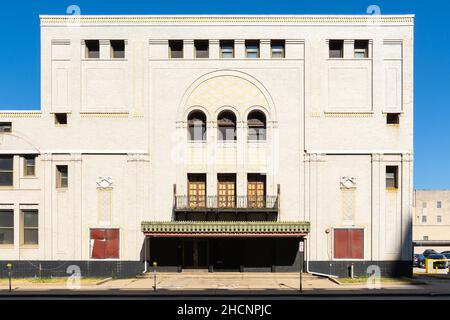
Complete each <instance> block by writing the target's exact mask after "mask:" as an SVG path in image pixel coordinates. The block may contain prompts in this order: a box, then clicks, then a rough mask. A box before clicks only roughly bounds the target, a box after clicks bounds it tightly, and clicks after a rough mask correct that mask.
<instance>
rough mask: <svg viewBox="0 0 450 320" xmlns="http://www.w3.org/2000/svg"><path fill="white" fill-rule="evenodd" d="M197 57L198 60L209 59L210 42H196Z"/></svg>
mask: <svg viewBox="0 0 450 320" xmlns="http://www.w3.org/2000/svg"><path fill="white" fill-rule="evenodd" d="M194 47H195V57H196V58H209V41H208V40H195V41H194Z"/></svg>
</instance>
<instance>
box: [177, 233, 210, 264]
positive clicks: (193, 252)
mask: <svg viewBox="0 0 450 320" xmlns="http://www.w3.org/2000/svg"><path fill="white" fill-rule="evenodd" d="M208 265H209V244H208V240H206V239H185V240H183V268H187V269H205V268H208Z"/></svg>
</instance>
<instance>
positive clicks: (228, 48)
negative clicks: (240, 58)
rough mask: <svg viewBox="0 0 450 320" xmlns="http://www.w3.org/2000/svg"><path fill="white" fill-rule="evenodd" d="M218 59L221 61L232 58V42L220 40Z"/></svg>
mask: <svg viewBox="0 0 450 320" xmlns="http://www.w3.org/2000/svg"><path fill="white" fill-rule="evenodd" d="M220 57H221V58H223V59H231V58H234V40H220Z"/></svg>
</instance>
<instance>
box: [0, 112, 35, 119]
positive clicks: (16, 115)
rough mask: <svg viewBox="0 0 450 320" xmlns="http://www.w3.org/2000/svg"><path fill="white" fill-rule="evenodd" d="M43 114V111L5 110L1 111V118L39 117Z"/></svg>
mask: <svg viewBox="0 0 450 320" xmlns="http://www.w3.org/2000/svg"><path fill="white" fill-rule="evenodd" d="M41 116H42V112H41V111H25V112H20V111H5V112H0V118H39V117H41Z"/></svg>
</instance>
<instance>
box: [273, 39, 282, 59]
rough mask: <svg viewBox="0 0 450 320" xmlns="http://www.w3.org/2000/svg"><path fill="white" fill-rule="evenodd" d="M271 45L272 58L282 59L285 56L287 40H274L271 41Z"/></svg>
mask: <svg viewBox="0 0 450 320" xmlns="http://www.w3.org/2000/svg"><path fill="white" fill-rule="evenodd" d="M270 47H271V52H272V58H275V59H277V58H278V59H282V58H284V57H285V41H284V40H272V41H270Z"/></svg>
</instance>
